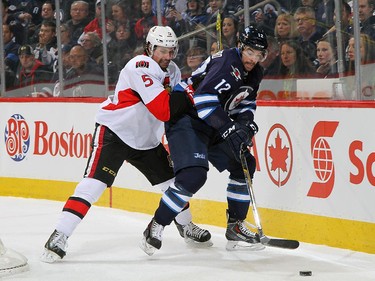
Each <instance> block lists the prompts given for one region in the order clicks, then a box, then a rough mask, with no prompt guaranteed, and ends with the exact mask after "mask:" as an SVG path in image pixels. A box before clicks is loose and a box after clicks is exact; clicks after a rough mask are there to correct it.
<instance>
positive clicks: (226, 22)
mask: <svg viewBox="0 0 375 281" xmlns="http://www.w3.org/2000/svg"><path fill="white" fill-rule="evenodd" d="M238 29H239V20H238V18H237V17H236V16H234V15H227V16H224V18H223V21H222V27H221V31H222V37H221V38H222V44H223V49H228V48H232V47H236V46H237V42H238V37H237V34H238Z"/></svg>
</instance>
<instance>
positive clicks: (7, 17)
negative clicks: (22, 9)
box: [1, 0, 28, 45]
mask: <svg viewBox="0 0 375 281" xmlns="http://www.w3.org/2000/svg"><path fill="white" fill-rule="evenodd" d="M2 4H3V10H2V11H1V12H2V15H3V24H8V25H9V26H10V27H11V29H12V31H13V35H14V40H15V41H16V42H17V43H18V44H20V45H21V44H26V43H27V39H28V37H27V34H28V29H27V27H24V26H23V25H22V23H21V21H20V20H19V19H18V18H17V17H15V15H14V14H10V13H8V11H9V3H8V1H7V0H2Z"/></svg>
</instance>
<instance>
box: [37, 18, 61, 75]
mask: <svg viewBox="0 0 375 281" xmlns="http://www.w3.org/2000/svg"><path fill="white" fill-rule="evenodd" d="M34 53H35V58H36V59H38V60H40V61H41V62H42V63H43V64H44V65H45V66H46V67H49V68H50V70H51V71H52V66H53V63H54V62H55V60H56V59H57V38H56V24H55V23H54V22H53V21H43V23H42V26H41V27H40V31H39V41H38V43H37V44H36V46H35V50H34Z"/></svg>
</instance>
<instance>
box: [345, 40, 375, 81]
mask: <svg viewBox="0 0 375 281" xmlns="http://www.w3.org/2000/svg"><path fill="white" fill-rule="evenodd" d="M354 41H355V40H354V36H352V37H351V38H350V39H349V44H348V49H347V56H348V59H349V62H348V71H349V73H351V74H353V72H354V61H355V53H354ZM360 54H361V64H362V65H364V64H369V63H375V44H374V41H373V40H372V39H371V37H370V36H369V35H368V34H364V33H361V39H360Z"/></svg>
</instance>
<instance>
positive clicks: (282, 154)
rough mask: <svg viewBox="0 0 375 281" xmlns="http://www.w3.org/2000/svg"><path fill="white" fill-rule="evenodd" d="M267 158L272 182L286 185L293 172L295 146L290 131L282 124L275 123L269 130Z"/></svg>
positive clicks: (266, 146) (266, 149)
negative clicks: (293, 146)
mask: <svg viewBox="0 0 375 281" xmlns="http://www.w3.org/2000/svg"><path fill="white" fill-rule="evenodd" d="M265 159H266V166H267V172H268V175H269V177H270V179H271V180H272V182H273V183H274V184H275V185H276V186H278V187H281V186H283V185H285V184H286V183H287V182H288V180H289V178H290V175H291V173H292V167H293V148H292V142H291V140H290V137H289V134H288V131H287V130H286V129H285V127H284V126H283V125H281V124H275V125H273V126H272V127H271V129H270V130H269V132H268V135H267V138H266V145H265Z"/></svg>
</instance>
